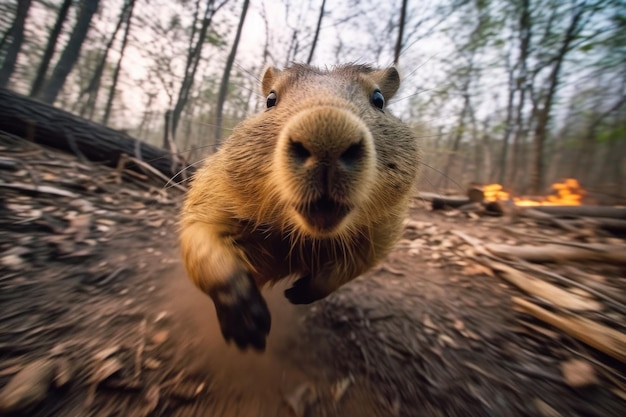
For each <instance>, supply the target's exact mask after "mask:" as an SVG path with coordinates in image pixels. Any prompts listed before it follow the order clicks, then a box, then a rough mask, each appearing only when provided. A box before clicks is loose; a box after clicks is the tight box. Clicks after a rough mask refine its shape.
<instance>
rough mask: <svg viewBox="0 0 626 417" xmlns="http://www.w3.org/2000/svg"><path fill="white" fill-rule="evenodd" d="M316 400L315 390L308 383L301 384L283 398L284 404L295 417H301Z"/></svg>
mask: <svg viewBox="0 0 626 417" xmlns="http://www.w3.org/2000/svg"><path fill="white" fill-rule="evenodd" d="M316 399H317V393H316V392H315V388H313V386H312V385H311V384H309V383H303V384H300V385H299V386H298V387H297V388H296V389H295V390H293V392H292V393H291V394H289V395H287V396H286V397H285V402H286V403H287V405H289V407H290V408H291V410H292V411H293V412H294V414H295V415H296V417H303V416H304V415H306V413H307V410H308V409H309V408H310V407H311V405H313V403H314V402H315V400H316Z"/></svg>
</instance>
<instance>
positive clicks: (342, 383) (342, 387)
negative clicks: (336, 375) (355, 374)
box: [332, 377, 352, 403]
mask: <svg viewBox="0 0 626 417" xmlns="http://www.w3.org/2000/svg"><path fill="white" fill-rule="evenodd" d="M351 382H352V379H351V378H350V377H346V378H344V379H341V380H339V381H337V382H335V384H333V387H332V393H333V399H334V400H335V402H336V403H338V402H339V401H341V399H342V398H343V395H344V394H345V393H346V391H347V390H348V387H349V386H350V383H351Z"/></svg>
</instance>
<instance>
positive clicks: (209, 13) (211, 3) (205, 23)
mask: <svg viewBox="0 0 626 417" xmlns="http://www.w3.org/2000/svg"><path fill="white" fill-rule="evenodd" d="M224 4H225V2H223V3H221V4H220V5H218V6H217V7H215V0H207V3H206V9H205V11H204V17H203V19H202V27H201V28H200V32H199V33H198V38H197V40H196V45H195V46H194V47H193V49H191V50H190V51H189V54H188V55H187V64H186V65H185V76H184V77H183V81H182V83H181V84H180V90H179V91H178V99H177V100H176V105H175V106H174V110H173V113H172V129H171V130H172V132H174V134H176V129H177V128H178V122H179V121H180V116H181V114H182V113H183V109H184V108H185V105H186V104H187V100H188V99H189V92H190V91H191V87H192V86H193V81H194V78H195V77H196V71H197V70H198V64H199V63H200V58H201V56H202V47H203V45H204V41H205V39H206V34H207V31H208V29H209V26H210V25H211V20H212V19H213V16H214V15H215V13H216V12H217V11H218V10H219V8H220V7H221V6H223V5H224ZM194 26H195V25H194ZM194 33H195V30H194V31H192V38H193V36H194ZM192 40H193V39H192Z"/></svg>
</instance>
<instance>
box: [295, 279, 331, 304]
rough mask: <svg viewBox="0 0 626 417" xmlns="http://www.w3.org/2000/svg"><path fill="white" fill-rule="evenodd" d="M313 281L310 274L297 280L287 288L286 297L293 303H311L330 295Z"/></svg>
mask: <svg viewBox="0 0 626 417" xmlns="http://www.w3.org/2000/svg"><path fill="white" fill-rule="evenodd" d="M312 283H313V280H312V279H311V277H310V276H306V277H302V278H300V279H298V280H296V282H294V283H293V285H292V286H291V288H287V289H286V290H285V297H287V299H288V300H289V301H290V302H291V304H311V303H312V302H314V301H317V300H320V299H322V298H324V297H326V296H327V295H328V293H326V292H323V291H320V290H319V289H318V288H315V286H314V285H312Z"/></svg>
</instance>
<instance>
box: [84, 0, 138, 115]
mask: <svg viewBox="0 0 626 417" xmlns="http://www.w3.org/2000/svg"><path fill="white" fill-rule="evenodd" d="M133 3H134V1H133V0H126V1H124V4H123V6H122V11H121V12H120V17H119V19H118V20H117V24H116V25H115V29H113V33H112V34H111V37H110V38H109V41H108V42H107V44H106V46H105V47H104V51H103V52H102V55H101V56H100V60H99V61H98V64H97V65H96V68H95V70H94V71H93V74H92V75H91V78H90V80H89V84H88V85H87V87H86V88H85V90H84V91H83V92H82V94H83V95H84V94H86V95H87V102H86V103H85V104H84V105H83V106H82V108H81V110H80V115H81V116H83V117H84V116H87V118H89V119H93V113H94V111H95V108H96V102H97V100H98V92H99V90H100V84H101V82H102V75H103V74H104V68H105V67H106V63H107V58H108V57H109V52H110V51H111V47H112V46H113V43H114V42H115V39H116V38H117V34H118V32H119V31H120V29H121V28H122V25H123V24H124V22H127V24H126V28H127V30H126V33H128V14H129V9H130V8H131V7H132V5H133ZM122 53H123V50H122Z"/></svg>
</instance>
